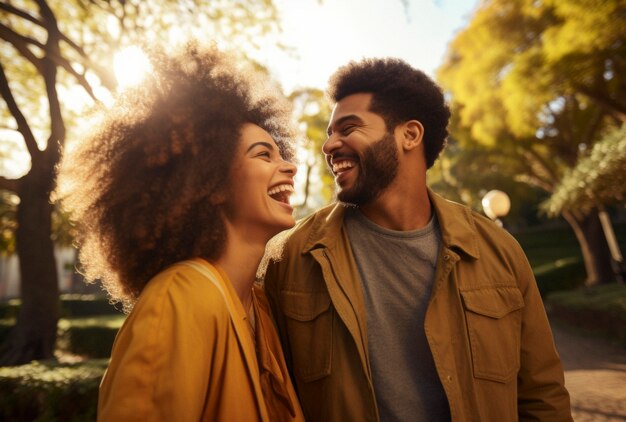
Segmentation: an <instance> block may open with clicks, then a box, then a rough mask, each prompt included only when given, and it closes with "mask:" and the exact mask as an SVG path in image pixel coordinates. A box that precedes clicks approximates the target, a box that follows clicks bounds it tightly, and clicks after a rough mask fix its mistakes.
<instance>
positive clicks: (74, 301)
mask: <svg viewBox="0 0 626 422" xmlns="http://www.w3.org/2000/svg"><path fill="white" fill-rule="evenodd" d="M121 312H122V311H121V310H120V309H118V308H116V307H115V306H114V305H111V303H110V302H109V299H108V298H107V297H106V296H102V295H79V294H63V295H61V315H62V316H65V317H66V318H76V317H85V316H93V315H120V314H121Z"/></svg>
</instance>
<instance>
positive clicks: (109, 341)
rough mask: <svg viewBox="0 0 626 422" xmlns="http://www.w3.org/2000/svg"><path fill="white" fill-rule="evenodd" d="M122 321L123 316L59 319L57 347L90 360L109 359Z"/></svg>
mask: <svg viewBox="0 0 626 422" xmlns="http://www.w3.org/2000/svg"><path fill="white" fill-rule="evenodd" d="M124 319H125V316H124V315H105V316H98V317H92V318H73V319H61V320H59V324H58V328H59V331H58V334H57V335H58V343H57V347H58V348H59V349H60V350H64V351H67V352H70V353H72V354H76V355H81V356H86V357H90V358H106V357H109V356H111V348H112V347H113V341H114V340H115V335H116V334H117V331H118V330H119V328H120V327H121V326H122V324H123V323H124Z"/></svg>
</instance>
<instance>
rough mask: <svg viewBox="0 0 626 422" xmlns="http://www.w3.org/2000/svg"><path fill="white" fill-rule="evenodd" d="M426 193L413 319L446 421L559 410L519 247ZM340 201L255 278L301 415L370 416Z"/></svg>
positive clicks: (564, 405) (358, 300)
mask: <svg viewBox="0 0 626 422" xmlns="http://www.w3.org/2000/svg"><path fill="white" fill-rule="evenodd" d="M429 195H430V199H431V202H432V204H433V206H434V210H435V212H436V214H437V218H438V221H439V225H440V228H441V235H442V249H441V251H440V255H439V261H438V263H437V269H436V275H435V285H434V287H433V292H432V296H431V298H430V302H429V305H428V310H427V313H426V320H425V323H424V329H425V332H426V337H427V339H428V343H429V345H430V348H431V351H432V353H433V357H434V361H435V365H436V368H437V372H438V374H439V378H440V379H441V382H442V384H443V387H444V389H445V393H446V396H447V398H448V402H449V405H450V412H451V415H452V420H453V421H455V422H465V421H477V422H478V421H480V422H485V421H494V422H501V421H516V420H518V419H519V420H537V421H571V420H572V418H571V413H570V401H569V395H568V392H567V390H566V389H565V387H564V380H563V370H562V367H561V363H560V359H559V356H558V354H557V351H556V349H555V346H554V342H553V339H552V334H551V331H550V327H549V325H548V320H547V318H546V314H545V310H544V307H543V304H542V301H541V297H540V295H539V292H538V289H537V285H536V283H535V280H534V277H533V274H532V271H531V268H530V266H529V264H528V261H527V260H526V257H525V255H524V253H523V251H522V249H521V248H520V246H519V245H518V243H517V242H516V241H515V239H514V238H513V237H512V236H510V235H509V234H508V233H506V232H505V231H503V230H501V229H500V228H498V227H496V226H495V225H494V224H493V223H492V222H491V221H489V220H487V219H486V218H484V217H482V216H480V215H478V214H476V213H473V212H472V211H471V210H470V209H468V208H467V207H464V206H461V205H459V204H455V203H453V202H450V201H447V200H445V199H443V198H441V197H439V196H437V195H436V194H434V193H432V192H429ZM344 210H345V208H344V207H343V206H341V205H331V206H329V207H326V208H324V209H322V210H320V211H318V212H317V213H315V214H313V215H311V216H309V217H308V218H306V219H304V220H303V221H301V222H299V224H298V225H297V226H296V227H295V228H294V229H292V232H291V233H290V235H289V238H288V241H287V243H286V246H285V251H284V254H283V255H284V256H283V258H282V260H281V261H280V262H278V263H274V264H272V265H271V266H270V268H269V269H268V272H267V275H266V280H265V289H266V293H267V294H268V297H269V300H270V304H271V305H272V310H273V311H274V317H275V319H276V322H277V326H278V329H279V334H280V337H281V341H282V343H283V348H284V350H285V356H286V359H287V364H288V367H289V368H290V371H291V373H292V376H293V379H294V380H295V384H296V390H297V392H298V396H299V398H300V402H301V404H302V408H303V411H304V415H305V417H306V418H307V420H308V421H310V422H314V421H377V420H378V412H377V409H376V400H375V396H374V391H373V386H372V378H371V372H370V366H369V360H368V348H367V328H366V326H365V311H364V304H363V303H364V302H363V297H362V292H361V287H360V282H359V272H358V269H357V267H356V264H355V262H354V259H353V256H352V251H351V249H350V243H349V241H348V238H347V236H346V232H345V230H344V229H343V225H342V223H343V215H344ZM406 264H407V265H410V263H406Z"/></svg>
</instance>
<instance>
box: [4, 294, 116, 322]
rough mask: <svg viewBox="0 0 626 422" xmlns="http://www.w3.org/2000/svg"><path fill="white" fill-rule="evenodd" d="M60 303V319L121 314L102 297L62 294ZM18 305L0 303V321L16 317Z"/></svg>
mask: <svg viewBox="0 0 626 422" xmlns="http://www.w3.org/2000/svg"><path fill="white" fill-rule="evenodd" d="M60 303H61V317H64V318H72V317H81V316H92V315H120V314H122V311H121V310H120V309H121V306H120V305H117V307H116V306H115V305H112V304H111V303H109V299H108V298H107V297H105V296H103V295H78V294H63V295H61V296H60ZM20 304H21V301H20V299H11V300H8V301H6V302H2V303H0V319H7V318H15V317H17V312H18V311H19V309H20Z"/></svg>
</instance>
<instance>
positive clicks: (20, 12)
mask: <svg viewBox="0 0 626 422" xmlns="http://www.w3.org/2000/svg"><path fill="white" fill-rule="evenodd" d="M0 10H6V11H7V12H9V13H11V14H13V15H15V16H19V17H20V18H23V19H26V20H27V21H29V22H32V23H34V24H36V25H39V26H43V23H42V22H41V21H40V20H39V19H37V18H36V17H34V16H33V15H31V14H30V13H28V12H26V11H24V10H22V9H18V8H17V7H15V6H13V5H10V4H6V3H0Z"/></svg>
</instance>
